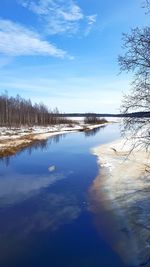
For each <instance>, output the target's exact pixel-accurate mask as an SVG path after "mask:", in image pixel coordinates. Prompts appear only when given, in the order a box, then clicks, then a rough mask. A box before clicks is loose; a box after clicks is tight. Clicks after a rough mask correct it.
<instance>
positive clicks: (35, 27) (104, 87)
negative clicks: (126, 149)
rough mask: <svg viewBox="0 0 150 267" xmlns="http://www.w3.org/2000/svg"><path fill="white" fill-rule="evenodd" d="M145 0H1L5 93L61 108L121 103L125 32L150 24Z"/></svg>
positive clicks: (0, 73) (106, 107) (1, 84)
mask: <svg viewBox="0 0 150 267" xmlns="http://www.w3.org/2000/svg"><path fill="white" fill-rule="evenodd" d="M142 5H143V3H142V0H125V1H123V0H0V94H1V93H3V92H4V90H7V91H8V94H9V95H10V96H16V95H17V94H19V95H20V96H21V97H23V98H26V99H29V98H30V99H31V100H32V102H33V103H34V102H40V103H41V102H42V103H44V104H46V105H47V106H48V107H49V108H50V109H53V108H55V107H58V109H59V110H60V111H61V112H97V113H98V112H99V113H101V112H111V113H117V112H119V109H120V104H121V100H122V96H123V94H124V93H128V91H129V90H130V81H131V75H129V74H127V73H120V69H119V66H118V62H117V58H118V55H119V54H122V53H123V48H122V33H123V32H125V33H127V32H129V31H130V29H131V28H134V27H137V26H140V27H143V26H146V25H149V22H150V21H149V16H146V15H145V10H144V9H143V8H142Z"/></svg>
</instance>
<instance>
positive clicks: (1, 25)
mask: <svg viewBox="0 0 150 267" xmlns="http://www.w3.org/2000/svg"><path fill="white" fill-rule="evenodd" d="M0 54H3V55H8V56H33V55H39V56H54V57H60V58H63V57H65V56H67V53H66V51H64V50H61V49H58V48H57V47H56V46H55V45H53V44H51V43H49V42H47V41H46V40H43V39H42V38H41V37H40V35H39V34H38V33H36V32H34V31H33V30H29V29H27V28H26V27H24V26H22V25H20V24H17V23H14V22H12V21H10V20H3V19H0Z"/></svg>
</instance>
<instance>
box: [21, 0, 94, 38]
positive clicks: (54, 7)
mask: <svg viewBox="0 0 150 267" xmlns="http://www.w3.org/2000/svg"><path fill="white" fill-rule="evenodd" d="M18 1H19V3H21V4H22V6H23V7H25V8H28V9H29V10H30V11H32V12H33V13H35V14H36V15H38V17H39V18H40V20H41V21H42V22H43V23H44V25H45V28H46V32H47V34H62V33H66V32H67V33H71V34H74V33H76V32H77V31H78V29H79V26H80V22H83V21H84V22H86V24H87V26H88V28H89V26H90V29H91V28H92V25H93V23H94V22H96V16H97V15H91V16H86V15H84V13H83V10H82V9H81V8H80V7H79V5H77V4H76V3H75V1H73V0H67V1H66V0H32V1H30V0H18Z"/></svg>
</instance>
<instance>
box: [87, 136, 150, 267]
mask: <svg viewBox="0 0 150 267" xmlns="http://www.w3.org/2000/svg"><path fill="white" fill-rule="evenodd" d="M131 147H132V143H131V142H130V143H126V142H125V140H124V139H118V140H116V141H114V142H112V143H109V144H105V145H101V146H99V147H96V148H94V149H93V150H92V153H93V154H94V155H95V156H96V157H97V160H98V166H99V167H100V171H99V175H98V176H97V177H96V179H95V180H94V181H93V184H92V186H91V188H90V199H91V203H92V204H91V207H90V209H91V211H92V213H94V216H95V219H96V220H97V225H99V227H100V225H101V228H103V227H104V236H105V237H106V239H107V241H108V242H109V243H110V245H111V247H112V248H113V249H114V250H115V251H116V252H117V253H118V254H119V255H120V257H121V258H122V260H123V261H125V262H126V263H127V264H129V265H137V266H141V265H142V266H149V265H150V257H149V255H150V227H149V221H150V208H149V207H150V197H149V195H150V173H147V172H146V171H145V167H146V164H150V159H149V158H148V152H146V151H144V149H141V150H134V151H132V152H131V153H129V152H130V150H131ZM101 214H103V215H104V216H103V219H102V216H101ZM102 221H103V223H102ZM109 221H111V223H109ZM102 224H103V226H102ZM101 230H102V229H101Z"/></svg>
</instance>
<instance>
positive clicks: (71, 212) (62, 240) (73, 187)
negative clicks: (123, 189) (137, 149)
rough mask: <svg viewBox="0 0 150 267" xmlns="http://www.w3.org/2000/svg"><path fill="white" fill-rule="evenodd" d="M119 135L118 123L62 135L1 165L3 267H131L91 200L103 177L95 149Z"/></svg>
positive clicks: (0, 261)
mask: <svg viewBox="0 0 150 267" xmlns="http://www.w3.org/2000/svg"><path fill="white" fill-rule="evenodd" d="M119 136H120V132H119V126H118V125H117V124H113V125H109V126H106V127H101V128H98V129H95V130H93V131H88V132H85V133H84V132H78V133H70V134H66V135H59V136H56V137H53V138H49V139H48V140H46V141H42V142H37V143H35V144H34V145H32V146H30V147H28V148H26V149H24V150H22V151H21V152H19V153H17V154H16V155H15V156H11V157H8V158H5V159H2V160H1V161H0V266H1V267H33V266H36V267H112V266H115V267H125V266H126V265H125V263H124V262H123V261H122V259H121V258H120V257H119V255H118V254H117V253H116V252H115V250H114V249H113V248H112V247H111V246H110V245H109V242H107V240H105V235H103V229H99V227H97V225H96V224H95V220H94V214H93V213H92V211H91V209H90V197H89V190H90V187H91V185H92V182H93V181H94V179H95V177H96V176H97V175H98V173H99V167H98V165H97V159H96V157H95V156H94V155H92V153H91V151H90V150H91V149H92V148H93V147H95V146H98V145H100V144H104V143H107V142H111V141H113V140H114V139H116V138H118V137H119ZM102 216H103V213H102ZM109 224H111V220H110V221H109V222H108V226H109ZM127 249H128V248H127ZM128 266H129V265H128ZM130 267H131V266H130Z"/></svg>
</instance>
